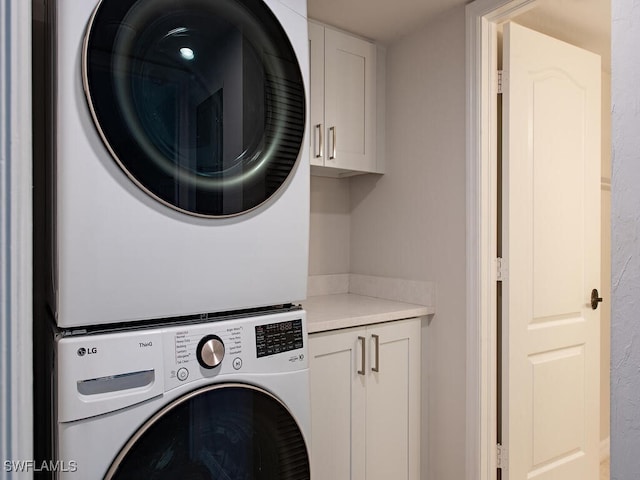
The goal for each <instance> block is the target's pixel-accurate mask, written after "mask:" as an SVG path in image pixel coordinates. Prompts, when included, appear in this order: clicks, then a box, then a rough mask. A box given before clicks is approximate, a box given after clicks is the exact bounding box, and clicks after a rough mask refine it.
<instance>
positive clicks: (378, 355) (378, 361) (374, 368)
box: [371, 334, 380, 372]
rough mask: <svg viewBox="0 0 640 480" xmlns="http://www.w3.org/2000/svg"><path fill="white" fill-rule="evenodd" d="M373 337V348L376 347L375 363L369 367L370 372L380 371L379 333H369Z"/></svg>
mask: <svg viewBox="0 0 640 480" xmlns="http://www.w3.org/2000/svg"><path fill="white" fill-rule="evenodd" d="M371 337H372V338H373V341H374V344H375V348H376V363H375V366H374V367H371V371H372V372H379V371H380V336H379V335H375V334H374V335H371Z"/></svg>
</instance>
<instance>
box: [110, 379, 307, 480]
mask: <svg viewBox="0 0 640 480" xmlns="http://www.w3.org/2000/svg"><path fill="white" fill-rule="evenodd" d="M309 477H310V470H309V458H308V454H307V449H306V445H305V442H304V439H303V437H302V433H301V431H300V429H299V427H298V425H297V423H296V421H295V420H294V418H293V417H292V416H291V414H290V413H289V411H288V410H287V409H286V408H285V407H284V406H283V405H282V403H280V401H278V400H277V399H276V398H275V397H273V396H272V395H270V394H269V393H267V392H265V391H263V390H260V389H257V388H254V387H251V386H246V385H241V384H233V385H218V386H213V387H207V388H204V389H202V390H198V391H196V392H193V393H191V394H189V395H187V396H185V397H182V398H181V399H178V400H176V401H175V402H173V403H172V404H170V405H168V406H167V407H165V408H164V409H163V410H162V411H160V412H159V413H158V414H156V415H155V416H154V417H152V418H151V419H150V420H149V421H147V422H146V423H145V424H144V425H143V426H142V428H141V429H140V431H139V432H138V433H137V434H136V435H134V436H133V437H132V438H131V439H130V440H129V442H128V443H127V445H125V447H124V448H123V450H122V451H121V452H120V454H119V455H118V457H117V458H116V460H115V462H114V463H113V465H112V466H111V468H110V469H109V471H108V472H107V475H106V477H105V479H106V480H129V479H130V480H140V479H146V480H174V479H177V478H188V479H190V480H218V479H233V480H308V479H309Z"/></svg>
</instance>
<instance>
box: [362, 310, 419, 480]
mask: <svg viewBox="0 0 640 480" xmlns="http://www.w3.org/2000/svg"><path fill="white" fill-rule="evenodd" d="M367 341H368V342H369V345H370V348H369V360H370V367H369V372H368V376H367V416H366V440H365V441H366V444H367V452H366V478H367V480H388V479H390V478H392V479H393V480H418V479H419V478H420V381H421V379H420V358H421V354H420V343H421V342H420V320H419V319H412V320H405V321H398V322H390V323H383V324H378V325H373V326H371V327H369V328H368V329H367Z"/></svg>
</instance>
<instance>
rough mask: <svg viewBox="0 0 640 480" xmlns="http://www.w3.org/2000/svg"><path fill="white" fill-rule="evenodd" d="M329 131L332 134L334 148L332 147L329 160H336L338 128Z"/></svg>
mask: <svg viewBox="0 0 640 480" xmlns="http://www.w3.org/2000/svg"><path fill="white" fill-rule="evenodd" d="M329 131H330V132H331V138H332V140H333V141H332V146H331V155H329V160H335V159H336V127H331V128H329Z"/></svg>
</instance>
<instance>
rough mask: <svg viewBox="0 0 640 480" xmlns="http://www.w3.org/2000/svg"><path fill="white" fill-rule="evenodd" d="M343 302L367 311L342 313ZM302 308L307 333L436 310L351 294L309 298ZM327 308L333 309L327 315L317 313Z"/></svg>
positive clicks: (431, 312)
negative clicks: (305, 312)
mask: <svg viewBox="0 0 640 480" xmlns="http://www.w3.org/2000/svg"><path fill="white" fill-rule="evenodd" d="M345 302H347V303H348V304H349V305H350V306H353V305H354V304H355V305H357V304H358V303H359V302H362V303H364V304H366V308H362V309H356V310H359V311H358V312H356V313H354V312H349V309H348V308H346V307H345V308H344V310H342V309H341V308H340V306H341V304H344V303H345ZM302 306H303V308H304V309H305V310H306V311H307V332H308V333H309V334H313V333H322V332H328V331H331V330H340V329H343V328H352V327H360V326H366V325H373V324H376V323H383V322H391V321H395V320H404V319H408V318H416V317H424V316H428V315H433V314H434V313H435V308H434V307H431V306H426V305H416V304H410V303H402V302H396V301H391V300H386V299H381V298H376V297H367V296H363V295H356V294H351V293H349V294H338V295H323V296H318V297H310V298H309V299H307V301H304V302H302ZM378 306H379V307H380V308H379V310H378V309H377V307H378ZM326 309H331V310H332V311H331V314H330V315H326V314H324V313H325V312H321V311H320V310H326Z"/></svg>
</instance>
